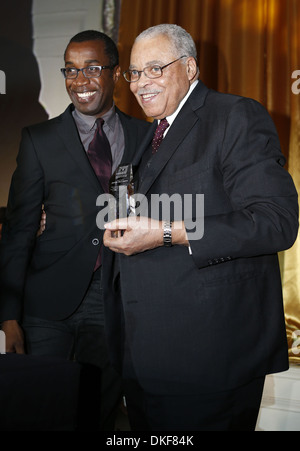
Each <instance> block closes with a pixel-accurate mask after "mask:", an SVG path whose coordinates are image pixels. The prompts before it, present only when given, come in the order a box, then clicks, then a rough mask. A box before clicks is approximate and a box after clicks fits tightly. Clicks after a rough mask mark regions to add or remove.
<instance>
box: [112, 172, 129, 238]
mask: <svg viewBox="0 0 300 451" xmlns="http://www.w3.org/2000/svg"><path fill="white" fill-rule="evenodd" d="M109 193H110V194H112V195H113V197H114V200H115V202H114V206H113V208H114V211H113V212H112V217H114V219H119V218H126V217H128V216H131V215H134V214H135V201H134V197H133V194H134V181H133V169H132V165H131V164H127V165H123V166H118V168H117V169H116V171H115V172H114V174H113V175H112V176H111V178H110V181H109ZM114 236H115V237H116V234H114Z"/></svg>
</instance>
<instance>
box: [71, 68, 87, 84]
mask: <svg viewBox="0 0 300 451" xmlns="http://www.w3.org/2000/svg"><path fill="white" fill-rule="evenodd" d="M89 82H90V80H89V78H87V77H86V76H85V75H84V74H83V72H82V70H80V71H79V72H78V75H77V78H75V79H74V81H73V83H75V84H76V85H78V86H79V85H86V84H87V83H89Z"/></svg>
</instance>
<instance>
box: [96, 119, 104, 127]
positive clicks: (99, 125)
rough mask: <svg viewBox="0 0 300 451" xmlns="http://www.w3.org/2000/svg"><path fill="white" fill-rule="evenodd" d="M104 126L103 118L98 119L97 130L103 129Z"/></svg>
mask: <svg viewBox="0 0 300 451" xmlns="http://www.w3.org/2000/svg"><path fill="white" fill-rule="evenodd" d="M103 124H104V119H102V117H98V119H96V125H97V128H102V127H103Z"/></svg>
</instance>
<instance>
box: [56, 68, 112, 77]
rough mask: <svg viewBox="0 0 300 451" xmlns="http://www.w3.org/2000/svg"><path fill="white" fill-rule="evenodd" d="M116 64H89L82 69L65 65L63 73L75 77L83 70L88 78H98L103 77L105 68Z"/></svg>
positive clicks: (65, 75)
mask: <svg viewBox="0 0 300 451" xmlns="http://www.w3.org/2000/svg"><path fill="white" fill-rule="evenodd" d="M113 68H114V66H87V67H83V68H82V69H77V68H76V67H63V68H62V69H60V70H61V73H62V74H63V76H64V77H65V78H67V79H75V78H77V77H78V74H79V72H82V73H83V75H84V76H85V77H86V78H97V77H101V73H102V70H103V69H113Z"/></svg>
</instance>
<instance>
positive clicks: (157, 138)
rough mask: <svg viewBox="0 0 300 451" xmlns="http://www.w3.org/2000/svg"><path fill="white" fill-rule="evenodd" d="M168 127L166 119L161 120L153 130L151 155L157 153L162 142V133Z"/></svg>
mask: <svg viewBox="0 0 300 451" xmlns="http://www.w3.org/2000/svg"><path fill="white" fill-rule="evenodd" d="M168 127H170V124H169V123H168V121H167V119H166V118H165V119H162V120H161V121H160V123H159V125H158V126H157V128H156V130H155V134H154V138H153V140H152V153H156V152H157V150H158V148H159V146H160V143H161V142H162V140H163V135H164V132H165V130H166V129H167V128H168Z"/></svg>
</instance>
